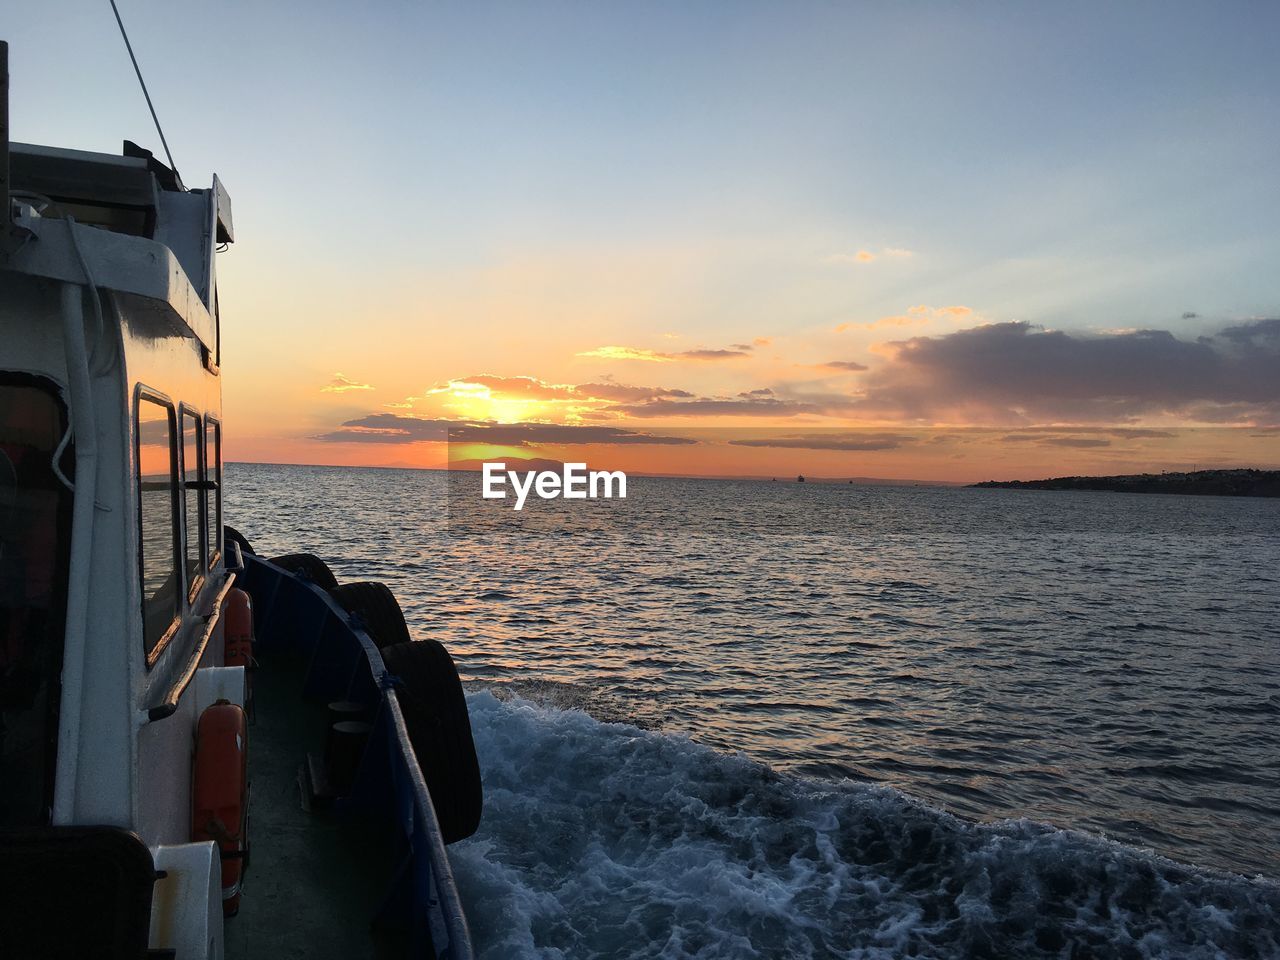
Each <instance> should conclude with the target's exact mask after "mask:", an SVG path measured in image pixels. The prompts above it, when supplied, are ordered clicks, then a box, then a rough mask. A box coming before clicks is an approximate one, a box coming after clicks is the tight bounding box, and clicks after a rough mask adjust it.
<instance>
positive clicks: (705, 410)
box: [611, 396, 819, 417]
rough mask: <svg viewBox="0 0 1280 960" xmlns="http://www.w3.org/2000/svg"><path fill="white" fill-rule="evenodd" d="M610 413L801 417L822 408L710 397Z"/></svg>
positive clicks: (620, 408)
mask: <svg viewBox="0 0 1280 960" xmlns="http://www.w3.org/2000/svg"><path fill="white" fill-rule="evenodd" d="M611 409H612V410H614V411H616V412H618V413H625V414H627V415H628V416H632V417H793V416H795V415H796V414H799V413H815V412H818V410H819V407H818V406H817V405H816V404H813V403H805V402H802V401H797V400H779V399H778V398H776V397H772V396H769V397H749V398H745V397H740V398H738V399H736V400H728V399H720V398H711V397H700V398H698V399H697V400H654V401H652V402H650V403H635V404H620V405H619V406H616V407H612V408H611Z"/></svg>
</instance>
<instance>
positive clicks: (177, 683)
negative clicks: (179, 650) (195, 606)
mask: <svg viewBox="0 0 1280 960" xmlns="http://www.w3.org/2000/svg"><path fill="white" fill-rule="evenodd" d="M235 582H236V575H235V574H234V573H230V572H228V573H227V578H226V580H224V581H223V582H222V588H221V589H220V590H218V592H217V594H216V595H215V596H214V598H213V609H212V610H211V611H209V613H208V614H206V615H205V618H204V629H203V630H202V631H201V632H200V639H199V640H198V641H197V642H196V645H195V646H194V647H192V649H191V655H190V657H188V658H187V663H186V666H185V667H183V668H182V672H181V673H180V674H178V676H177V677H176V678H175V679H174V682H173V683H172V684H171V685H170V687H169V692H168V693H166V694H165V696H164V699H163V700H161V701H160V702H159V703H157V704H156V705H155V706H154V707H150V708H148V710H147V722H148V723H154V722H155V721H157V720H164V719H165V718H166V717H171V716H173V715H174V714H175V713H177V712H178V701H179V700H181V699H182V695H183V693H185V692H186V689H187V687H189V686H190V685H191V681H192V680H193V679H194V678H195V675H196V670H198V669H199V667H200V661H201V660H202V659H204V651H205V648H206V647H208V646H209V638H210V637H212V636H213V631H214V630H216V629H217V627H218V621H219V620H220V619H221V618H222V601H223V600H225V599H226V597H227V594H228V593H230V592H231V588H232V587H233V586H235Z"/></svg>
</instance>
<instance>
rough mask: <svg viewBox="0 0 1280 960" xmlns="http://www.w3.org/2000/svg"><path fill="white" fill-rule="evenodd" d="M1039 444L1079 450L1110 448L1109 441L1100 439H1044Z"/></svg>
mask: <svg viewBox="0 0 1280 960" xmlns="http://www.w3.org/2000/svg"><path fill="white" fill-rule="evenodd" d="M1041 443H1047V444H1048V445H1049V446H1051V447H1079V448H1080V449H1087V448H1089V447H1109V446H1111V441H1110V440H1105V439H1103V438H1102V437H1045V438H1044V439H1043V440H1042V441H1041Z"/></svg>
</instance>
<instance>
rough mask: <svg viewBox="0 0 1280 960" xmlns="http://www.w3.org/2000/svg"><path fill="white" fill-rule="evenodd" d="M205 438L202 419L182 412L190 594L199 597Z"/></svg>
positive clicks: (183, 484)
mask: <svg viewBox="0 0 1280 960" xmlns="http://www.w3.org/2000/svg"><path fill="white" fill-rule="evenodd" d="M203 458H204V440H203V438H202V437H201V436H200V418H199V417H197V416H196V415H195V414H194V413H192V412H191V411H189V410H183V411H182V499H183V516H184V517H185V518H186V523H185V532H186V555H185V556H186V559H185V564H184V566H185V568H186V572H187V596H188V597H189V598H191V599H194V598H195V595H196V591H197V590H199V589H200V584H201V583H202V582H203V579H204V577H203V569H204V557H205V551H204V549H203V548H202V546H201V545H202V543H203V542H204V518H203V517H202V515H201V510H202V509H203V507H204V496H203V493H204V491H202V490H201V489H200V486H201V484H200V479H201V474H202V473H203V472H204V464H203V463H202V462H201V460H202V459H203Z"/></svg>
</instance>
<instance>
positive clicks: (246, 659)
mask: <svg viewBox="0 0 1280 960" xmlns="http://www.w3.org/2000/svg"><path fill="white" fill-rule="evenodd" d="M222 618H223V619H222V642H223V645H224V653H223V660H222V662H223V663H225V664H226V665H227V666H228V667H245V668H246V669H248V667H249V664H250V663H251V662H252V660H253V601H252V600H250V599H249V594H247V593H245V592H244V591H243V590H241V589H239V588H237V587H232V588H231V589H230V590H228V591H227V598H226V600H224V601H223V607H222Z"/></svg>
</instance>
